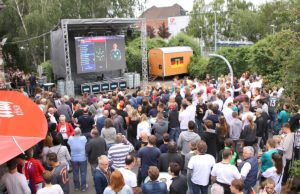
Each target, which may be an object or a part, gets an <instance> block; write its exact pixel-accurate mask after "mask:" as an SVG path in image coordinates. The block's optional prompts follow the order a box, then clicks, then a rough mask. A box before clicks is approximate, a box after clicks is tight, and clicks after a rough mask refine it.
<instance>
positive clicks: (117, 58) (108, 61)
mask: <svg viewBox="0 0 300 194" xmlns="http://www.w3.org/2000/svg"><path fill="white" fill-rule="evenodd" d="M75 46H76V63H77V73H78V74H80V73H92V72H101V71H109V70H118V69H124V68H125V65H126V64H125V41H124V36H95V37H75Z"/></svg>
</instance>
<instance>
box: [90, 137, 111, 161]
mask: <svg viewBox="0 0 300 194" xmlns="http://www.w3.org/2000/svg"><path fill="white" fill-rule="evenodd" d="M85 150H86V154H87V157H88V160H89V163H90V164H98V157H99V156H101V155H106V153H107V147H106V142H105V140H104V138H103V137H100V136H99V137H94V138H92V139H91V140H90V141H89V142H88V143H87V144H86V146H85Z"/></svg>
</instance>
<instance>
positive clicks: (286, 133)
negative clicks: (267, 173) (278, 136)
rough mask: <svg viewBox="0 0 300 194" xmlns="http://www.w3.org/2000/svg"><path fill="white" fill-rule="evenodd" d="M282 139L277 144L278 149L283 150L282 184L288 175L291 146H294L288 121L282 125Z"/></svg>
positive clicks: (291, 153) (291, 154)
mask: <svg viewBox="0 0 300 194" xmlns="http://www.w3.org/2000/svg"><path fill="white" fill-rule="evenodd" d="M282 133H283V134H282V136H283V138H282V140H281V142H280V145H279V148H278V149H279V150H282V152H283V157H282V160H283V165H284V170H283V177H282V185H284V184H285V183H286V182H287V179H288V176H289V169H290V162H291V160H292V157H293V148H294V146H293V145H294V133H292V131H291V127H290V124H289V123H285V124H283V126H282Z"/></svg>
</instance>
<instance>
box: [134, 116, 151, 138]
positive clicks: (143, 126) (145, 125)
mask: <svg viewBox="0 0 300 194" xmlns="http://www.w3.org/2000/svg"><path fill="white" fill-rule="evenodd" d="M142 131H145V132H146V133H147V135H151V133H150V124H149V120H148V117H147V116H146V115H145V114H142V116H141V118H140V123H139V124H138V125H137V135H136V139H137V140H138V139H139V138H140V134H141V132H142Z"/></svg>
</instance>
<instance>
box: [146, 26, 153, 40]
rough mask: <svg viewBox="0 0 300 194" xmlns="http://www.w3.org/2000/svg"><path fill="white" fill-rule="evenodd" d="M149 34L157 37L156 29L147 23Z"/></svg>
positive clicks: (151, 36) (150, 36)
mask: <svg viewBox="0 0 300 194" xmlns="http://www.w3.org/2000/svg"><path fill="white" fill-rule="evenodd" d="M147 36H148V37H149V38H154V37H155V29H154V28H153V27H152V26H149V25H147Z"/></svg>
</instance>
